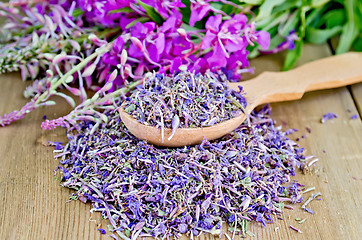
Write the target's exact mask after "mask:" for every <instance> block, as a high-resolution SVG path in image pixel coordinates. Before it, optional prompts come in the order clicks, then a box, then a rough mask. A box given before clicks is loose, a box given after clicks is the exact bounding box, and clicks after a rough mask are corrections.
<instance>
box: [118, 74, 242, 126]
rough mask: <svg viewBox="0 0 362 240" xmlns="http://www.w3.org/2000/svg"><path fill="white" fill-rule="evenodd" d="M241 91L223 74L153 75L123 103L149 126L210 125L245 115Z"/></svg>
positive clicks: (127, 110)
mask: <svg viewBox="0 0 362 240" xmlns="http://www.w3.org/2000/svg"><path fill="white" fill-rule="evenodd" d="M241 91H242V88H241V87H240V91H239V92H236V91H234V90H232V89H230V88H229V87H228V85H227V79H226V76H225V74H223V73H220V74H214V73H211V72H206V73H205V74H204V75H202V74H200V73H198V74H196V75H195V74H194V73H190V72H188V71H181V72H178V73H176V74H175V75H174V76H171V77H169V76H165V75H161V74H152V76H150V77H148V78H147V79H146V80H145V81H144V83H143V87H142V88H138V89H136V90H135V91H133V93H132V95H131V96H130V97H128V98H126V101H125V102H124V103H123V106H124V109H125V111H126V112H127V113H129V114H130V115H132V116H133V117H134V118H135V119H137V120H138V121H139V122H141V123H142V124H145V125H151V126H156V127H159V128H164V127H166V128H172V129H174V130H175V129H177V128H178V127H182V128H188V127H190V128H191V127H207V126H212V125H214V124H216V123H219V122H222V121H225V120H228V119H231V118H233V117H235V116H237V115H240V114H241V112H242V109H244V108H245V107H246V99H245V98H244V97H243V96H242V94H241Z"/></svg>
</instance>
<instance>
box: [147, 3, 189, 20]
mask: <svg viewBox="0 0 362 240" xmlns="http://www.w3.org/2000/svg"><path fill="white" fill-rule="evenodd" d="M142 2H144V3H146V4H147V5H150V6H151V7H153V8H155V9H156V11H157V12H158V13H159V14H160V15H161V16H162V17H163V18H168V17H169V16H170V15H172V14H173V13H175V12H176V11H177V8H184V7H186V6H185V4H183V3H182V2H181V0H167V1H165V0H142Z"/></svg>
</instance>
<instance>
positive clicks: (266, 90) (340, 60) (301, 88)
mask: <svg viewBox="0 0 362 240" xmlns="http://www.w3.org/2000/svg"><path fill="white" fill-rule="evenodd" d="M361 81H362V53H357V52H349V53H345V54H341V55H336V56H332V57H327V58H323V59H320V60H316V61H313V62H309V63H306V64H304V65H302V66H300V67H298V68H295V69H293V70H290V71H286V72H264V73H262V74H260V75H259V76H257V77H256V78H254V79H252V80H248V81H245V82H241V84H240V83H231V84H230V87H232V88H233V89H237V88H238V85H239V84H240V85H242V86H243V88H244V90H245V92H246V97H247V98H248V102H249V103H251V105H252V106H250V107H252V108H254V107H256V106H257V105H260V104H264V103H268V102H280V101H288V100H295V99H300V98H301V97H302V96H303V94H304V93H305V92H308V91H313V90H320V89H328V88H337V87H342V86H347V85H350V84H354V83H358V82H361Z"/></svg>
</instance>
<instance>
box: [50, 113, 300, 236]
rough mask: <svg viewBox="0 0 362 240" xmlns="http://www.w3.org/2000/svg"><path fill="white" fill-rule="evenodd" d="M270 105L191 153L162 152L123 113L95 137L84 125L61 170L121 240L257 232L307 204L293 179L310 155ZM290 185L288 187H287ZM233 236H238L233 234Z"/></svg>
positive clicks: (63, 156) (65, 183)
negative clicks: (278, 123)
mask: <svg viewBox="0 0 362 240" xmlns="http://www.w3.org/2000/svg"><path fill="white" fill-rule="evenodd" d="M269 112H270V109H269V108H268V106H266V107H264V108H263V109H261V110H260V112H258V113H257V114H252V115H251V125H250V126H247V125H241V126H240V127H239V128H238V129H236V130H235V131H234V132H232V133H231V134H229V135H227V136H225V137H224V138H222V139H219V140H218V141H212V142H209V141H206V140H205V141H203V142H202V143H201V144H200V145H195V146H189V147H183V148H158V147H155V146H153V145H150V144H148V143H147V142H145V141H140V140H138V139H136V138H135V137H133V135H131V134H130V133H129V132H128V131H127V129H125V127H124V125H123V124H122V123H121V121H120V119H119V116H118V112H117V111H115V110H106V111H105V112H104V114H105V115H106V116H107V117H108V119H109V121H108V123H102V124H101V125H100V126H99V127H98V128H97V129H96V130H95V131H93V132H92V133H90V132H91V129H93V127H94V126H93V123H92V122H90V121H88V122H86V121H85V122H82V123H80V124H79V129H80V131H79V132H73V131H69V132H68V134H67V135H68V139H69V142H68V143H67V144H66V145H65V146H64V148H63V150H62V153H58V154H57V156H56V157H57V158H60V159H61V163H62V164H64V165H63V166H60V167H59V169H60V170H61V172H62V175H63V176H62V179H63V183H62V185H63V186H64V187H68V188H71V189H75V190H76V195H77V196H78V199H79V200H81V201H83V202H87V201H91V202H92V204H93V209H92V211H100V212H102V214H103V217H105V218H107V219H109V221H110V224H111V225H112V229H113V231H114V233H115V234H118V235H119V236H120V237H121V238H124V239H128V238H132V239H133V238H135V237H136V236H138V237H145V236H153V237H161V236H171V235H174V236H176V237H177V236H180V234H183V233H186V234H189V235H190V237H192V236H197V235H199V234H200V233H202V232H207V233H211V234H216V235H219V234H223V233H225V234H226V235H225V236H227V233H226V232H224V231H223V230H222V223H223V222H226V223H228V224H229V226H230V228H231V229H230V230H232V231H231V232H232V235H235V234H241V235H245V234H251V233H250V232H248V230H247V224H248V223H249V222H250V221H256V222H259V223H261V224H262V225H264V226H265V225H266V224H267V223H271V222H273V218H272V216H273V215H274V214H276V215H280V214H281V213H282V209H283V206H284V202H291V203H296V202H301V201H302V196H301V189H302V185H301V184H299V183H297V182H295V181H291V179H290V176H293V175H294V174H295V168H302V167H303V166H304V163H303V162H304V160H305V157H304V155H303V149H302V148H298V147H297V145H296V144H295V143H294V142H293V141H291V140H289V139H288V138H287V137H286V136H285V133H284V132H282V131H281V130H280V128H278V127H275V126H274V124H273V120H272V119H270V117H269V116H268V113H269ZM286 184H287V185H286ZM229 237H230V236H229Z"/></svg>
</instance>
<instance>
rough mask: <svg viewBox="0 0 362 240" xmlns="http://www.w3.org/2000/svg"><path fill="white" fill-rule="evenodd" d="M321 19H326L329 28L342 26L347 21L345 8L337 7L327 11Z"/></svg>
mask: <svg viewBox="0 0 362 240" xmlns="http://www.w3.org/2000/svg"><path fill="white" fill-rule="evenodd" d="M321 21H325V24H326V27H327V28H333V27H335V26H342V25H344V23H345V21H346V13H345V11H344V10H343V9H335V10H330V11H328V12H326V13H325V14H324V15H323V17H322V20H321Z"/></svg>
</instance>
